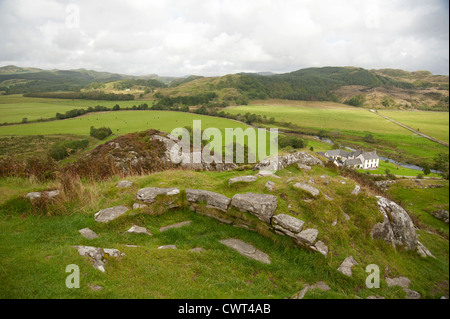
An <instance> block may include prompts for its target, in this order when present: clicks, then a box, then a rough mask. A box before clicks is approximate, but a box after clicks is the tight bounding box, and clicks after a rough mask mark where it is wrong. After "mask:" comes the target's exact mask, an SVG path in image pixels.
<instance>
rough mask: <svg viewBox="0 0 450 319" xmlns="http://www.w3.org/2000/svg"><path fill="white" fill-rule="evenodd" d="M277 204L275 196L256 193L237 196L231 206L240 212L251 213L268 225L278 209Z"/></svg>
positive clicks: (232, 200)
mask: <svg viewBox="0 0 450 319" xmlns="http://www.w3.org/2000/svg"><path fill="white" fill-rule="evenodd" d="M277 203H278V202H277V197H276V196H274V195H266V194H255V193H245V194H236V195H234V196H233V198H232V199H231V206H233V207H236V208H237V209H239V210H240V211H244V212H249V213H251V214H253V215H255V216H256V217H258V218H259V219H260V220H262V221H264V222H266V223H268V224H269V223H270V219H271V218H272V216H273V213H274V212H275V209H276V208H277Z"/></svg>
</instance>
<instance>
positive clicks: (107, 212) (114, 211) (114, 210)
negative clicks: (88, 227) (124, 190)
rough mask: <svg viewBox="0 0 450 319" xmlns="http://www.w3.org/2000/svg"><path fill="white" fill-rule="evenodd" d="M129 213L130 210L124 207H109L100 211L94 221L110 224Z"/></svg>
mask: <svg viewBox="0 0 450 319" xmlns="http://www.w3.org/2000/svg"><path fill="white" fill-rule="evenodd" d="M127 211H128V208H127V207H125V206H122V205H119V206H114V207H109V208H105V209H102V210H100V211H99V212H98V213H96V214H95V215H94V219H95V221H96V222H99V223H108V222H110V221H112V220H114V219H116V218H118V217H119V216H121V215H123V214H125V213H126V212H127Z"/></svg>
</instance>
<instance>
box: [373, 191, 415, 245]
mask: <svg viewBox="0 0 450 319" xmlns="http://www.w3.org/2000/svg"><path fill="white" fill-rule="evenodd" d="M377 198H378V209H379V211H380V212H381V213H382V214H383V216H384V220H383V222H382V223H378V224H376V225H375V226H374V227H373V228H372V232H371V235H372V238H374V239H376V238H379V239H383V240H385V241H387V242H389V243H391V244H392V245H393V246H394V247H396V246H403V247H404V248H405V249H406V250H415V249H416V246H417V234H416V230H415V229H414V224H413V222H412V220H411V218H410V217H409V215H408V213H407V212H406V211H405V210H404V209H403V208H402V207H401V206H399V205H398V204H396V203H394V202H392V201H390V200H388V199H386V198H384V197H381V196H377Z"/></svg>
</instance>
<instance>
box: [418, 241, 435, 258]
mask: <svg viewBox="0 0 450 319" xmlns="http://www.w3.org/2000/svg"><path fill="white" fill-rule="evenodd" d="M416 251H417V253H418V254H419V255H420V256H422V257H424V258H426V257H434V255H433V254H432V253H431V252H430V251H429V250H428V248H427V247H425V246H424V245H423V244H422V243H421V242H420V241H417V249H416Z"/></svg>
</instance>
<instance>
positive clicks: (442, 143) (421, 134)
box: [370, 110, 449, 147]
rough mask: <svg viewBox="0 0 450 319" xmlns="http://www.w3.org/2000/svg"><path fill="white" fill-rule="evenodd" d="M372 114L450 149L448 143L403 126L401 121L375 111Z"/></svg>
mask: <svg viewBox="0 0 450 319" xmlns="http://www.w3.org/2000/svg"><path fill="white" fill-rule="evenodd" d="M370 112H372V113H375V114H377V115H379V116H381V117H382V118H385V119H386V120H388V121H391V122H392V123H395V124H397V125H399V126H401V127H403V128H406V129H407V130H410V131H412V132H414V133H416V134H417V135H420V136H422V137H425V138H427V139H429V140H430V141H433V142H436V143H439V144H441V145H444V146H445V147H449V144H448V143H446V142H443V141H440V140H438V139H436V138H434V137H432V136H429V135H426V134H423V133H421V132H419V131H417V130H415V129H413V128H411V127H409V126H408V125H405V124H403V123H400V122H399V121H396V120H394V119H391V118H390V117H388V116H386V115H383V114H380V113H378V112H376V111H373V110H370Z"/></svg>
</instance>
